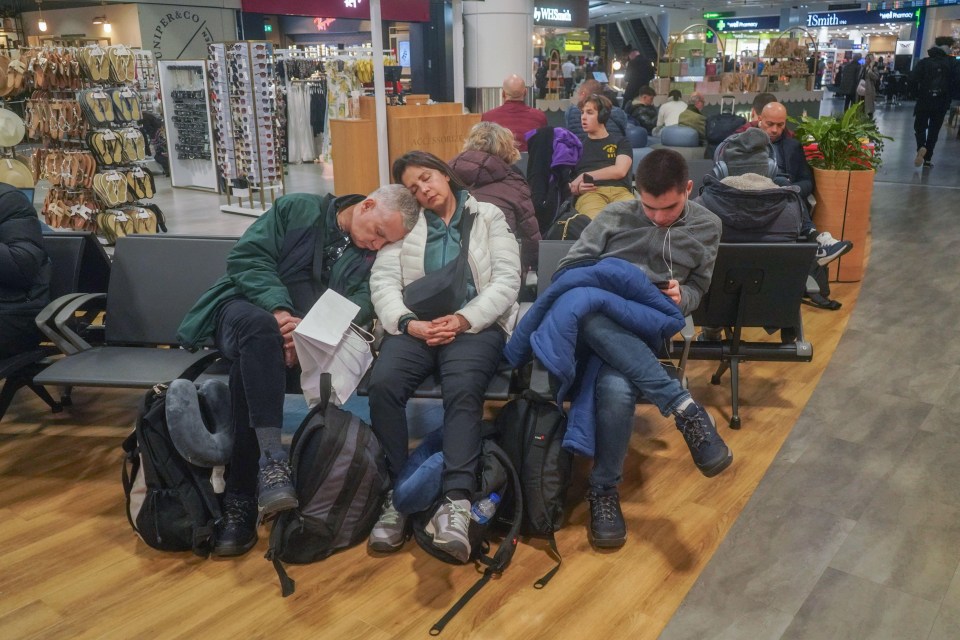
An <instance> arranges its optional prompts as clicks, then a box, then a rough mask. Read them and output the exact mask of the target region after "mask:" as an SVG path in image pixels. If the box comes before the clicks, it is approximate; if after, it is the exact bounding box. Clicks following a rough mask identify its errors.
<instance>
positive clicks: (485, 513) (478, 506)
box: [470, 492, 500, 524]
mask: <svg viewBox="0 0 960 640" xmlns="http://www.w3.org/2000/svg"><path fill="white" fill-rule="evenodd" d="M498 504H500V494H499V493H496V492H494V493H491V494H490V495H489V496H488V497H486V498H483V499H482V500H478V501H477V502H475V503H474V505H473V507H471V509H470V517H471V518H472V519H473V520H475V521H476V522H477V523H478V524H487V523H488V522H490V518H492V517H493V514H494V513H496V511H497V505H498Z"/></svg>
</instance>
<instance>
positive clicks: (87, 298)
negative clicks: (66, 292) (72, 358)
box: [53, 293, 107, 351]
mask: <svg viewBox="0 0 960 640" xmlns="http://www.w3.org/2000/svg"><path fill="white" fill-rule="evenodd" d="M106 298H107V294H105V293H87V294H84V295H81V296H77V297H76V298H74V299H73V300H71V301H70V302H69V303H68V304H67V305H66V306H64V307H63V308H62V309H60V311H59V312H57V315H56V317H55V318H54V321H53V322H54V326H55V327H56V330H57V332H58V333H59V334H60V335H61V336H63V337H64V338H66V339H67V340H69V341H70V342H71V343H72V344H73V346H74V347H76V349H77V350H78V351H86V350H87V349H91V348H92V346H91V345H90V343H88V342H87V341H86V340H84V339H83V338H81V337H80V335H79V334H77V332H75V331H74V330H73V329H71V328H70V327H69V326H67V323H68V322H69V321H70V320H71V319H72V318H73V316H74V314H76V313H77V312H78V311H81V310H84V309H85V307H86V306H87V305H89V304H91V303H92V302H95V301H97V302H98V301H100V300H106ZM101 308H102V307H101Z"/></svg>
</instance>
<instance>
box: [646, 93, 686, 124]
mask: <svg viewBox="0 0 960 640" xmlns="http://www.w3.org/2000/svg"><path fill="white" fill-rule="evenodd" d="M667 95H668V96H669V97H670V99H669V100H667V101H666V102H664V103H663V104H662V105H660V110H659V111H658V112H657V126H656V127H655V128H654V130H653V135H655V136H658V135H660V132H661V131H663V128H664V127H670V126H673V125H675V124H680V114H681V113H683V112H684V111H686V110H687V105H686V103H685V102H681V98H682V97H683V94H681V93H680V92H679V91H678V90H676V89H673V90H672V91H671V92H670V93H668V94H667Z"/></svg>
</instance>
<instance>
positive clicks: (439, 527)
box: [425, 498, 472, 563]
mask: <svg viewBox="0 0 960 640" xmlns="http://www.w3.org/2000/svg"><path fill="white" fill-rule="evenodd" d="M469 528H470V501H469V500H451V499H450V498H446V502H444V503H443V504H442V505H440V508H439V509H437V512H436V513H435V514H433V517H432V518H430V522H428V523H427V526H426V527H425V529H426V532H427V533H428V534H429V535H431V536H433V546H435V547H436V548H437V549H440V550H441V551H445V552H447V553H449V554H450V555H451V556H453V557H454V558H456V559H457V560H459V561H460V562H463V563H466V562H470V553H471V551H472V549H471V548H470V536H469V535H468V533H467V532H468V531H469Z"/></svg>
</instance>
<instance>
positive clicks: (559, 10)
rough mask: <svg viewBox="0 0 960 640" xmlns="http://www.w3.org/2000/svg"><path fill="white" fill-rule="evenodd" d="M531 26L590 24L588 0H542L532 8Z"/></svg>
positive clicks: (583, 26)
mask: <svg viewBox="0 0 960 640" xmlns="http://www.w3.org/2000/svg"><path fill="white" fill-rule="evenodd" d="M533 24H535V25H537V26H544V27H576V28H581V29H585V28H587V26H589V24H590V2H589V0H543V4H540V3H539V2H538V3H537V4H536V5H534V7H533Z"/></svg>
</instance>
